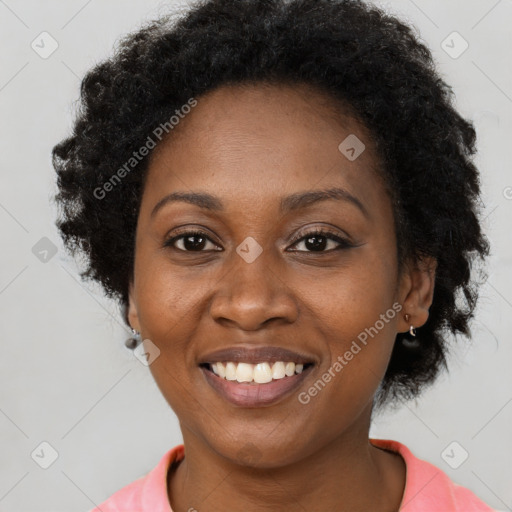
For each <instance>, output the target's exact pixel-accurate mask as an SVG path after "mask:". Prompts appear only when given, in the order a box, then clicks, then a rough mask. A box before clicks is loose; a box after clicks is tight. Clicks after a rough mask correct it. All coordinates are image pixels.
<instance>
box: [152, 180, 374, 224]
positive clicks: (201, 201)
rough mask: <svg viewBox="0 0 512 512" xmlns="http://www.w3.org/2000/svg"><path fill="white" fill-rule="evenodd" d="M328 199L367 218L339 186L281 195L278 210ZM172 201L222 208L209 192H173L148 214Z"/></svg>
mask: <svg viewBox="0 0 512 512" xmlns="http://www.w3.org/2000/svg"><path fill="white" fill-rule="evenodd" d="M328 199H334V200H337V201H345V202H349V203H352V204H353V205H354V206H356V207H357V208H359V210H361V212H362V213H363V214H364V216H365V217H367V218H369V214H368V210H367V209H366V207H365V206H364V205H363V203H362V202H361V201H360V200H359V199H358V198H357V197H355V196H353V195H352V194H351V193H350V192H348V191H347V190H345V189H343V188H339V187H334V188H329V189H324V190H311V191H307V192H297V193H296V194H292V195H289V196H286V197H283V198H281V201H280V211H281V213H288V212H291V211H295V210H298V209H300V208H305V207H307V206H311V205H312V204H315V203H318V202H320V201H326V200H328ZM173 202H184V203H189V204H193V205H196V206H199V207H200V208H203V209H205V210H210V211H215V212H219V211H223V210H224V205H223V204H222V201H221V200H220V199H219V198H218V197H216V196H213V195H211V194H207V193H204V192H173V193H171V194H168V195H166V196H165V197H163V198H162V199H160V200H159V201H158V203H157V204H156V205H155V207H154V208H153V210H152V212H151V215H150V216H151V217H154V216H155V215H156V213H157V212H158V211H159V210H160V209H161V208H163V207H164V206H165V205H167V204H169V203H173Z"/></svg>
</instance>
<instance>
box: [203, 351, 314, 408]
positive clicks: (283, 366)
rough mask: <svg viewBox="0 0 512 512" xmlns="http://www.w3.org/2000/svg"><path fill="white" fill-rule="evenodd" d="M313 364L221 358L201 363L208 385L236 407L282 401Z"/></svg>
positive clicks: (298, 383)
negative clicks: (217, 360) (253, 361)
mask: <svg viewBox="0 0 512 512" xmlns="http://www.w3.org/2000/svg"><path fill="white" fill-rule="evenodd" d="M314 366H315V365H314V363H295V362H293V361H275V362H273V363H272V362H268V361H264V362H260V363H256V364H252V363H247V362H243V361H240V362H235V361H225V362H220V361H219V362H216V363H201V364H200V365H199V368H200V369H201V371H202V372H203V375H204V377H205V379H206V381H207V382H208V384H209V385H210V386H211V387H212V388H213V389H214V390H215V391H216V392H217V393H218V394H219V395H220V396H221V397H222V398H224V399H225V400H227V401H228V402H230V403H232V404H234V405H237V406H239V407H264V406H270V405H273V404H275V403H276V402H279V401H281V400H283V399H284V398H285V397H287V396H289V395H290V394H292V392H293V391H294V390H297V388H299V386H300V385H301V384H302V382H303V381H304V379H305V378H306V377H307V376H308V375H309V373H310V372H311V371H312V370H313V367H314Z"/></svg>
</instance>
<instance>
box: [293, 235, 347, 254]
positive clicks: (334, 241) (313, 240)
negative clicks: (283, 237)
mask: <svg viewBox="0 0 512 512" xmlns="http://www.w3.org/2000/svg"><path fill="white" fill-rule="evenodd" d="M329 242H331V243H330V244H329ZM300 243H303V244H304V247H305V248H306V250H305V251H304V250H299V251H298V252H331V251H335V250H338V249H346V248H348V247H353V245H352V244H350V243H349V242H348V241H347V240H345V239H343V238H341V237H339V236H338V235H336V234H334V233H331V232H330V231H325V230H317V231H313V232H311V233H308V234H307V235H305V236H303V237H302V238H300V239H299V240H298V241H296V242H294V244H293V245H297V244H300ZM326 249H327V250H326Z"/></svg>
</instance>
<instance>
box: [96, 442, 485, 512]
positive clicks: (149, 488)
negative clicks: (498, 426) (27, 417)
mask: <svg viewBox="0 0 512 512" xmlns="http://www.w3.org/2000/svg"><path fill="white" fill-rule="evenodd" d="M370 441H371V443H372V444H373V445H375V446H377V447H379V448H384V449H386V450H391V451H394V452H398V453H399V454H400V455H401V456H402V458H403V459H404V461H405V464H406V467H407V474H406V483H405V490H404V495H403V497H402V502H401V504H400V510H401V511H402V510H403V511H404V512H493V509H492V508H491V507H489V506H487V505H486V504H485V503H484V502H483V501H481V500H480V499H478V498H477V497H476V496H475V495H474V494H473V493H472V492H471V491H470V490H469V489H466V488H464V487H461V486H460V485H457V484H455V483H453V482H452V481H451V480H450V479H449V478H448V476H447V475H446V474H445V473H444V472H443V471H441V470H440V469H439V468H437V467H436V466H433V465H432V464H430V463H429V462H426V461H424V460H421V459H418V458H416V457H415V456H414V455H413V454H412V453H411V451H410V450H409V449H408V448H407V447H406V446H405V445H403V444H401V443H399V442H397V441H391V440H385V439H370ZM184 456H185V447H184V445H182V444H180V445H178V446H175V447H174V448H172V449H170V450H169V451H168V452H167V453H166V454H165V455H164V456H163V457H162V458H161V459H160V462H159V463H158V464H157V466H155V467H154V468H153V469H152V470H151V471H150V472H149V473H148V474H146V475H145V476H143V477H141V478H139V479H138V480H135V481H134V482H132V483H131V484H128V485H127V486H125V487H123V488H122V489H120V490H118V491H117V492H115V493H114V494H113V495H112V496H111V497H110V498H108V499H107V500H106V501H104V502H103V503H101V504H100V505H99V507H97V508H94V509H92V510H91V511H89V512H173V511H172V509H171V506H170V504H169V500H168V498H167V472H168V469H169V466H170V465H171V464H172V463H173V462H179V461H181V460H182V459H183V457H184Z"/></svg>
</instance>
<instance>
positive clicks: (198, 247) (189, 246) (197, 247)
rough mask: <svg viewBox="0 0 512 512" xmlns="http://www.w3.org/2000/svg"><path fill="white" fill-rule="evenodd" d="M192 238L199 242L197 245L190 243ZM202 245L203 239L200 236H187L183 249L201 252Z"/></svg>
mask: <svg viewBox="0 0 512 512" xmlns="http://www.w3.org/2000/svg"><path fill="white" fill-rule="evenodd" d="M194 238H197V239H199V240H201V241H200V242H199V243H193V242H191V240H193V239H194ZM204 243H205V238H204V237H202V236H199V235H192V236H187V237H185V240H184V245H185V249H187V250H192V251H193V250H201V249H202V248H203V247H204Z"/></svg>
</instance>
